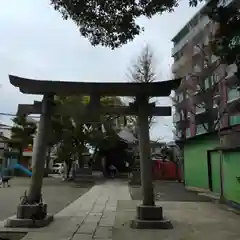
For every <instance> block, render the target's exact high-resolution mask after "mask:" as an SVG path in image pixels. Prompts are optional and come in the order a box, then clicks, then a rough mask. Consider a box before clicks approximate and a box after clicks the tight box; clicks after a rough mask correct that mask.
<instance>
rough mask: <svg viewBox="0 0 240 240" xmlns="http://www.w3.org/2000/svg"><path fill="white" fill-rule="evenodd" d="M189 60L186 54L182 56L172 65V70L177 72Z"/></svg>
mask: <svg viewBox="0 0 240 240" xmlns="http://www.w3.org/2000/svg"><path fill="white" fill-rule="evenodd" d="M186 61H187V58H186V56H182V57H181V58H179V59H178V60H177V61H175V62H174V63H173V65H172V72H173V73H175V72H177V70H178V69H179V68H181V67H182V66H183V65H184V64H185V63H186Z"/></svg>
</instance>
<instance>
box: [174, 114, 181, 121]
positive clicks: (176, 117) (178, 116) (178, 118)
mask: <svg viewBox="0 0 240 240" xmlns="http://www.w3.org/2000/svg"><path fill="white" fill-rule="evenodd" d="M180 119H181V117H180V114H179V113H178V112H176V113H175V114H174V115H173V122H175V123H176V122H179V121H180Z"/></svg>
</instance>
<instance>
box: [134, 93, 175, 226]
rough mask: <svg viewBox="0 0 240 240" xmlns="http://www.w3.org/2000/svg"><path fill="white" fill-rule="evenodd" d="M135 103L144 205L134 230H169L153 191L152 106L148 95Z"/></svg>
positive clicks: (141, 96) (142, 96) (138, 98)
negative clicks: (149, 118) (150, 127)
mask: <svg viewBox="0 0 240 240" xmlns="http://www.w3.org/2000/svg"><path fill="white" fill-rule="evenodd" d="M136 99H137V101H136V103H135V105H136V108H137V112H138V128H139V130H138V131H139V151H140V169H141V183H142V191H143V201H142V204H141V205H139V206H137V216H136V219H134V220H133V221H132V223H131V227H132V228H139V229H169V228H172V224H171V222H170V221H169V220H167V219H164V217H163V210H162V207H161V206H156V205H155V199H154V189H153V173H152V159H151V156H150V138H149V122H148V117H149V116H150V115H151V108H152V105H151V104H149V97H148V96H146V95H140V96H137V98H136Z"/></svg>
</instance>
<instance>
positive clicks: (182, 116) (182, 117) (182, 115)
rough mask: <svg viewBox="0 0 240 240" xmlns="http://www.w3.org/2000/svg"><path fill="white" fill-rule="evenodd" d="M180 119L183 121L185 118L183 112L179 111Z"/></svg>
mask: <svg viewBox="0 0 240 240" xmlns="http://www.w3.org/2000/svg"><path fill="white" fill-rule="evenodd" d="M181 119H182V120H184V119H185V116H184V112H183V110H181Z"/></svg>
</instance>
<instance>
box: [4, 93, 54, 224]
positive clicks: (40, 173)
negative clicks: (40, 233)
mask: <svg viewBox="0 0 240 240" xmlns="http://www.w3.org/2000/svg"><path fill="white" fill-rule="evenodd" d="M42 103H43V104H42V111H41V117H40V122H39V129H38V132H37V140H36V147H35V149H34V150H35V151H34V152H33V159H32V161H33V168H32V171H33V172H32V178H31V183H30V188H29V192H28V194H27V195H25V196H23V199H22V202H21V203H20V205H19V206H18V207H17V214H16V217H14V218H9V219H8V220H7V221H6V223H5V227H44V226H46V225H48V224H49V223H50V222H51V221H53V216H51V215H47V204H45V203H43V202H42V201H41V200H42V196H41V194H42V183H43V177H44V165H45V158H46V150H47V142H48V141H47V140H48V132H49V127H50V125H51V114H52V106H53V95H44V97H43V101H42ZM33 220H34V221H33Z"/></svg>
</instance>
